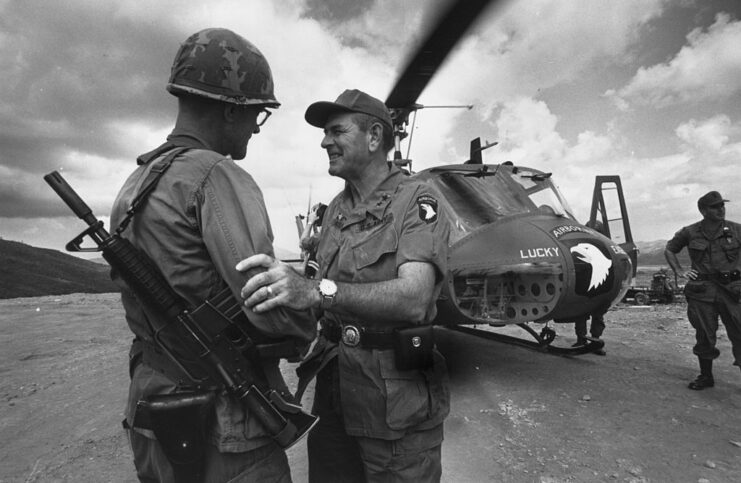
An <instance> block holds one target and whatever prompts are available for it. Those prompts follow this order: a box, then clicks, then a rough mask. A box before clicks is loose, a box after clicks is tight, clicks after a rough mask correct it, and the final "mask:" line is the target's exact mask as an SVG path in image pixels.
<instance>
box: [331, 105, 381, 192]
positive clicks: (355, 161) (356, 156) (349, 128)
mask: <svg viewBox="0 0 741 483" xmlns="http://www.w3.org/2000/svg"><path fill="white" fill-rule="evenodd" d="M369 140H370V137H369V134H368V133H367V132H366V131H363V130H361V129H360V128H359V127H358V125H357V124H356V123H355V121H354V120H353V114H352V113H339V114H334V115H332V116H330V117H329V118H328V119H327V122H326V124H325V125H324V138H323V139H322V148H324V149H326V150H327V155H328V156H329V174H330V175H332V176H337V177H340V178H342V179H344V180H346V181H355V180H359V179H360V178H361V176H362V173H363V171H364V170H365V169H367V167H368V165H369V164H370V160H371V154H372V153H371V151H370V150H369Z"/></svg>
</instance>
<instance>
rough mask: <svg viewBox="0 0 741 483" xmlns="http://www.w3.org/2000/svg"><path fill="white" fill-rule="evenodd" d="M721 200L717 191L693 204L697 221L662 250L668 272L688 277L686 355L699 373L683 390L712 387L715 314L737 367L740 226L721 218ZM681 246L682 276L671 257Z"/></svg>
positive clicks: (740, 351) (740, 355)
mask: <svg viewBox="0 0 741 483" xmlns="http://www.w3.org/2000/svg"><path fill="white" fill-rule="evenodd" d="M726 202H728V200H725V199H723V197H722V196H721V195H720V193H718V192H717V191H710V192H709V193H707V194H705V195H703V196H702V197H701V198H700V199H699V200H697V208H698V209H699V210H700V213H701V214H702V218H703V219H702V220H701V221H699V222H697V223H694V224H692V225H689V226H685V227H684V228H682V229H681V230H679V231H678V232H677V233H676V234H675V235H674V238H672V239H671V240H669V241H668V242H667V244H666V250H665V251H664V255H665V256H666V261H667V262H668V263H669V266H671V267H672V270H674V273H675V274H677V275H678V276H680V277H682V278H687V279H688V281H687V284H686V285H685V288H684V293H685V296H686V297H687V318H688V319H689V321H690V324H692V327H694V329H695V339H696V343H695V346H694V348H693V349H692V351H693V353H694V354H695V355H696V356H697V358H698V360H699V363H700V375H699V376H698V377H697V378H696V379H695V380H694V381H692V382H690V383H689V388H690V389H693V390H697V391H699V390H702V389H705V388H708V387H713V386H714V385H715V380H714V379H713V359H715V358H717V357H718V356H719V355H720V351H719V350H718V349H717V348H716V347H715V345H716V332H717V330H718V317H719V316H720V320H722V321H723V325H725V326H726V332H727V333H728V338H729V339H730V341H731V344H732V350H733V358H734V361H733V364H734V365H736V366H741V303H740V298H741V275H740V272H739V269H741V256H740V255H741V225H739V224H738V223H734V222H731V221H727V220H726V219H725V216H726V211H725V203H726ZM684 247H687V250H688V251H689V256H690V260H691V262H692V266H691V268H690V270H688V271H686V272H685V271H684V269H683V268H682V266H681V264H680V263H679V259H678V258H677V253H679V252H680V251H681V250H682V248H684Z"/></svg>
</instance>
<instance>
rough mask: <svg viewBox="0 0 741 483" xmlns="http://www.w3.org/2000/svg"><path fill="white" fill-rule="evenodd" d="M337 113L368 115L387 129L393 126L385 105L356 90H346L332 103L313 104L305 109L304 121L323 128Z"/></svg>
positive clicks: (320, 102)
mask: <svg viewBox="0 0 741 483" xmlns="http://www.w3.org/2000/svg"><path fill="white" fill-rule="evenodd" d="M338 112H358V113H361V114H368V115H370V116H373V117H375V118H377V119H379V120H380V121H381V122H383V123H384V124H386V126H388V128H389V129H391V127H392V125H393V124H392V122H391V113H389V110H388V108H387V107H386V104H384V103H383V102H381V101H380V100H378V99H376V98H375V97H373V96H370V95H368V94H366V93H365V92H363V91H359V90H357V89H347V90H346V91H345V92H343V93H342V94H340V95H339V97H338V98H337V100H336V101H334V102H329V101H319V102H315V103H313V104H312V105H310V106H309V107H308V109H306V114H305V115H304V119H306V122H308V123H309V124H311V125H312V126H316V127H319V128H323V127H324V125H325V124H326V123H327V119H329V116H331V115H332V114H336V113H338Z"/></svg>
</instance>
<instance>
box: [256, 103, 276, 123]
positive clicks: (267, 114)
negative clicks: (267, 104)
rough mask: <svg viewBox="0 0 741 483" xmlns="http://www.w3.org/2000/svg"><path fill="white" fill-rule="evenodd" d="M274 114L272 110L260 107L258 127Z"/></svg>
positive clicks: (257, 120)
mask: <svg viewBox="0 0 741 483" xmlns="http://www.w3.org/2000/svg"><path fill="white" fill-rule="evenodd" d="M272 114H273V113H272V112H271V111H268V110H267V109H265V108H264V107H263V108H262V109H260V111H259V112H258V113H257V119H256V121H255V122H257V127H261V126H262V125H263V124H265V121H267V120H268V118H269V117H270V116H271V115H272Z"/></svg>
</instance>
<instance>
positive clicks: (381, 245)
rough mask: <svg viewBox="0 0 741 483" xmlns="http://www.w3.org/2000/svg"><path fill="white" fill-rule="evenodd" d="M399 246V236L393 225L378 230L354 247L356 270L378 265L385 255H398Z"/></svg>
mask: <svg viewBox="0 0 741 483" xmlns="http://www.w3.org/2000/svg"><path fill="white" fill-rule="evenodd" d="M398 246H399V236H398V235H397V233H396V227H395V226H394V225H393V224H391V223H389V224H386V225H384V226H382V227H380V228H378V229H376V230H375V231H373V232H372V233H370V234H369V235H368V236H367V237H365V238H364V239H363V240H361V241H360V242H358V243H356V244H355V245H353V247H352V253H353V258H354V260H355V269H356V270H362V269H363V268H366V267H369V266H371V265H374V264H376V263H378V262H379V261H380V260H381V258H382V257H383V256H384V255H386V254H391V253H396V250H397V248H398ZM393 268H394V269H395V268H396V267H395V266H394V267H393Z"/></svg>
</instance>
